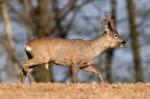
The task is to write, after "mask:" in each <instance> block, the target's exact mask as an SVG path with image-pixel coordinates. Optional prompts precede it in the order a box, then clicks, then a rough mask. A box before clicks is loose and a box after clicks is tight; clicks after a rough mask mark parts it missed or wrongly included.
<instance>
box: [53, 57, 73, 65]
mask: <svg viewBox="0 0 150 99" xmlns="http://www.w3.org/2000/svg"><path fill="white" fill-rule="evenodd" d="M53 63H55V64H58V65H64V66H70V65H71V60H70V59H67V58H64V59H56V60H54V61H53Z"/></svg>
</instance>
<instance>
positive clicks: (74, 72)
mask: <svg viewBox="0 0 150 99" xmlns="http://www.w3.org/2000/svg"><path fill="white" fill-rule="evenodd" d="M78 69H79V67H78V66H77V65H72V82H73V83H77V75H78Z"/></svg>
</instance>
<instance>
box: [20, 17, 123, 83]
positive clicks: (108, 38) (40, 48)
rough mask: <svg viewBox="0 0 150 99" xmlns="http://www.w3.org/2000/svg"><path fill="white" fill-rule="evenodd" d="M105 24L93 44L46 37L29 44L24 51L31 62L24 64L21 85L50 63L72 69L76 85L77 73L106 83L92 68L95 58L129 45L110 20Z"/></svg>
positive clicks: (112, 20)
mask: <svg viewBox="0 0 150 99" xmlns="http://www.w3.org/2000/svg"><path fill="white" fill-rule="evenodd" d="M102 23H103V27H104V32H103V33H102V34H101V35H100V36H99V37H97V38H96V39H93V40H82V39H61V38H46V37H44V38H37V39H34V40H31V41H29V42H27V43H26V45H25V51H26V53H27V56H28V58H29V60H27V61H26V62H25V63H24V64H23V69H22V72H21V79H20V80H21V82H22V83H23V82H24V79H25V77H26V76H27V77H28V79H29V81H30V82H31V75H30V69H31V68H33V67H35V65H39V64H45V65H46V66H48V63H49V62H52V63H55V64H60V65H68V66H71V68H72V81H73V82H76V81H77V79H76V77H77V72H78V69H84V70H86V71H89V72H93V73H96V74H97V75H98V76H99V78H100V80H101V81H102V82H104V80H103V77H102V74H101V72H100V71H99V70H98V69H96V68H95V67H94V66H92V64H93V60H94V58H95V57H96V56H97V55H99V54H100V53H102V52H103V51H104V50H106V49H108V48H115V47H119V46H122V45H124V44H125V43H126V42H125V41H124V40H123V39H122V38H120V37H119V34H118V32H117V31H116V28H115V25H114V19H113V18H112V17H111V16H106V17H105V18H104V19H103V22H102Z"/></svg>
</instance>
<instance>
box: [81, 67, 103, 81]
mask: <svg viewBox="0 0 150 99" xmlns="http://www.w3.org/2000/svg"><path fill="white" fill-rule="evenodd" d="M83 69H84V70H86V71H88V72H93V73H95V74H97V75H98V77H99V79H100V80H101V82H102V83H104V79H103V76H102V73H101V72H100V71H99V70H98V69H97V68H96V67H94V66H88V67H85V68H83Z"/></svg>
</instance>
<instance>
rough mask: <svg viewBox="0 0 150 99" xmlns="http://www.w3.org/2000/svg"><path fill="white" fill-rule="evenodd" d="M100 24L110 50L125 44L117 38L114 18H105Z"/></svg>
mask: <svg viewBox="0 0 150 99" xmlns="http://www.w3.org/2000/svg"><path fill="white" fill-rule="evenodd" d="M102 23H103V27H104V30H105V32H104V33H105V35H106V38H107V40H108V41H109V46H110V48H115V47H119V46H120V47H122V46H123V45H124V44H125V43H126V42H125V41H124V40H123V39H122V38H121V37H120V36H119V34H118V32H117V30H116V27H115V24H114V18H112V17H111V16H106V17H105V18H104V20H103V22H102Z"/></svg>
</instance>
